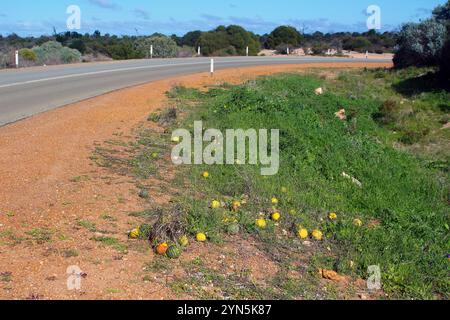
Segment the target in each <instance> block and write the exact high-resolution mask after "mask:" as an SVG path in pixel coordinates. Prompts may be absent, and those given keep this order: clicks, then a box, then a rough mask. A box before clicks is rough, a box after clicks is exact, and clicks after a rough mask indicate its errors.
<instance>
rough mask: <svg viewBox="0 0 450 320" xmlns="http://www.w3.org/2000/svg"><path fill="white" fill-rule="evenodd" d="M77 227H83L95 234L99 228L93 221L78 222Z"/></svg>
mask: <svg viewBox="0 0 450 320" xmlns="http://www.w3.org/2000/svg"><path fill="white" fill-rule="evenodd" d="M77 225H78V226H79V227H83V228H85V229H87V230H89V231H91V232H95V231H97V226H96V225H95V223H94V222H91V221H87V220H78V221H77Z"/></svg>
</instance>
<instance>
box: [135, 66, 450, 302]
mask: <svg viewBox="0 0 450 320" xmlns="http://www.w3.org/2000/svg"><path fill="white" fill-rule="evenodd" d="M421 72H424V70H408V71H402V72H390V71H385V70H376V71H343V72H326V73H323V72H320V71H316V72H314V73H313V74H309V75H294V74H292V75H290V74H286V75H279V76H273V77H267V78H261V79H258V80H257V81H250V82H248V83H247V84H245V85H241V86H233V87H232V86H227V85H224V86H222V87H216V88H212V89H210V90H209V92H207V93H200V92H199V91H196V90H192V89H187V88H174V89H173V90H172V91H171V92H170V93H169V97H170V98H171V100H172V102H173V103H174V104H176V105H177V108H178V110H179V111H182V113H184V114H185V116H184V117H182V119H178V120H177V121H175V122H173V123H172V124H171V125H170V127H171V128H179V127H186V128H188V127H189V126H192V123H193V121H194V120H200V119H202V120H203V121H204V126H205V127H206V128H218V129H222V130H223V131H224V130H225V129H228V128H242V129H248V128H255V129H259V128H267V129H271V128H278V129H280V131H281V139H280V140H281V141H280V153H281V154H280V159H281V166H280V171H279V174H278V175H276V176H273V177H263V176H261V174H260V168H259V167H257V166H251V165H234V166H233V165H232V166H192V167H187V168H186V167H184V168H181V169H178V170H180V173H179V175H178V176H179V179H177V180H176V181H177V182H178V183H179V186H180V188H182V189H183V192H182V193H181V194H180V196H179V197H177V199H176V201H177V202H178V203H180V204H181V206H182V208H183V209H184V211H185V212H186V215H185V216H184V218H185V220H183V221H185V222H184V223H185V227H186V229H187V232H188V233H190V234H191V235H193V236H194V235H195V234H196V233H197V232H205V233H207V235H208V238H209V241H212V242H215V243H219V244H220V243H221V242H222V241H223V240H224V239H226V238H227V237H228V235H227V232H226V230H227V225H228V224H229V223H232V222H230V221H233V220H234V219H236V221H237V222H238V223H239V225H240V226H241V236H242V237H247V236H248V235H252V236H254V237H255V238H256V239H258V240H259V241H260V243H261V248H263V250H265V251H266V252H267V253H268V255H270V256H271V257H272V258H273V259H274V261H276V262H277V264H278V265H279V267H280V271H279V272H278V274H277V275H275V276H274V277H272V278H271V279H270V280H269V281H268V283H269V289H267V288H266V289H264V290H259V291H258V292H257V293H256V291H255V292H253V293H252V294H248V296H244V297H256V298H261V297H263V298H271V297H278V298H280V297H281V298H283V297H284V298H295V297H306V298H308V297H309V298H314V297H317V295H314V294H312V293H311V292H313V291H314V289H313V287H314V284H313V282H311V283H309V284H308V283H306V282H307V281H309V280H307V279H313V278H314V277H317V269H318V268H325V269H332V270H335V271H337V272H339V273H340V274H345V275H350V276H354V277H361V278H366V277H367V268H368V266H370V265H379V266H380V267H381V272H382V283H383V290H384V292H385V293H387V294H388V296H389V297H390V298H448V292H450V290H449V289H450V288H449V281H448V264H449V261H448V259H447V257H446V254H447V253H448V251H449V238H448V235H449V210H448V209H449V207H448V192H449V179H448V178H449V176H448V165H449V153H450V150H449V147H448V141H449V130H450V129H442V127H443V126H444V125H445V124H446V123H448V121H449V107H450V106H449V101H450V93H449V92H448V91H445V90H442V89H432V88H431V86H430V82H429V80H427V76H425V77H423V76H422V78H420V77H419V78H415V77H417V76H419V75H420V73H421ZM411 79H415V80H411ZM318 87H322V88H324V94H323V95H316V94H315V93H314V90H315V89H316V88H318ZM419 88H421V89H419ZM192 102H195V107H192V105H193V104H192ZM340 109H345V110H346V119H345V120H340V119H338V118H337V117H336V115H335V113H336V112H337V111H339V110H340ZM157 119H158V117H155V116H154V115H153V116H152V117H150V120H157ZM169 131H170V130H168V132H169ZM168 139H170V138H169V137H168V136H167V137H166V141H167V140H168ZM144 143H145V142H144ZM166 152H169V150H166ZM147 160H149V159H147ZM149 161H150V162H151V159H150V160H149ZM141 167H142V166H141ZM204 171H208V172H209V174H210V176H209V178H207V179H205V178H203V177H202V172H204ZM344 172H345V173H346V174H347V175H348V176H350V177H353V178H355V179H357V180H358V181H359V182H360V183H361V186H358V185H357V184H355V183H354V182H352V180H351V179H348V178H345V177H343V175H342V174H343V173H344ZM186 175H187V177H188V179H187V180H186V179H183V178H181V177H186ZM186 183H187V184H188V188H186V187H185V184H186ZM273 197H276V198H277V199H279V204H278V205H276V206H275V207H276V210H277V211H279V212H280V213H281V219H280V221H279V222H278V223H274V222H273V221H271V220H270V213H271V211H272V210H274V208H273V207H274V206H273V205H272V203H271V199H272V198H273ZM212 200H220V201H225V202H227V201H228V202H230V201H232V200H244V202H245V204H244V205H243V206H242V207H241V208H240V210H238V212H237V213H233V212H232V211H230V210H228V209H215V210H214V209H211V208H210V204H211V201H212ZM148 212H151V211H148ZM331 212H335V213H336V214H337V218H336V219H335V220H331V219H329V213H331ZM260 213H263V214H264V218H265V219H266V220H267V223H268V226H267V228H266V229H264V230H261V229H259V228H258V227H256V225H255V219H257V218H258V217H259V214H260ZM355 219H358V220H359V221H361V222H362V225H360V226H358V225H356V224H355ZM299 226H301V227H303V228H306V229H308V230H309V231H310V232H311V231H312V230H313V229H319V230H321V231H322V232H323V234H324V239H323V241H320V242H318V241H314V240H312V242H313V245H312V246H304V245H303V243H302V241H299V239H298V237H297V229H298V228H299ZM236 245H237V246H239V243H236ZM299 256H303V257H304V259H307V266H308V267H307V268H306V273H307V274H308V275H310V277H309V278H308V277H305V278H303V280H298V281H293V280H292V279H289V278H288V277H287V276H286V274H287V273H288V272H289V271H290V270H295V268H297V267H296V266H295V265H294V264H293V262H294V261H293V259H294V258H293V257H299ZM304 271H305V270H304ZM214 279H216V280H217V278H214ZM222 280H224V279H222ZM305 281H306V282H305ZM228 282H229V281H228ZM177 288H178V289H179V288H180V286H178V287H177ZM181 288H184V287H183V286H181ZM325 296H326V297H330V295H325ZM240 297H242V296H240Z"/></svg>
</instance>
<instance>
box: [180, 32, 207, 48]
mask: <svg viewBox="0 0 450 320" xmlns="http://www.w3.org/2000/svg"><path fill="white" fill-rule="evenodd" d="M201 35H202V32H201V31H199V30H196V31H191V32H188V33H186V34H185V35H184V36H183V37H182V38H181V44H182V45H183V46H189V47H197V45H198V40H199V39H200V37H201Z"/></svg>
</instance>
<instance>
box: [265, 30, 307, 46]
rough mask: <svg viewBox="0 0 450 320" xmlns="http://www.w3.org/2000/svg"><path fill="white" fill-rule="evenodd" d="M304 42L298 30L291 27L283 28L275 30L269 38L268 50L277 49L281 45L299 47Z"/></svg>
mask: <svg viewBox="0 0 450 320" xmlns="http://www.w3.org/2000/svg"><path fill="white" fill-rule="evenodd" d="M301 41H302V35H301V34H300V32H298V30H297V29H295V28H294V27H290V26H281V27H278V28H276V29H275V30H273V31H272V32H271V33H270V34H269V37H268V38H267V42H266V48H268V49H275V48H276V47H278V46H279V45H283V44H284V45H292V46H294V47H298V46H299V45H300V43H301Z"/></svg>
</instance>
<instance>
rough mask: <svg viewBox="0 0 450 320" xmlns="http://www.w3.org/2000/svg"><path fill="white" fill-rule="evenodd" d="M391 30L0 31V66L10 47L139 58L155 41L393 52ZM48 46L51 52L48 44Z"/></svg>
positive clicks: (40, 59) (39, 54)
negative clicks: (24, 34)
mask: <svg viewBox="0 0 450 320" xmlns="http://www.w3.org/2000/svg"><path fill="white" fill-rule="evenodd" d="M395 39H396V33H394V32H385V33H382V34H381V33H377V32H375V31H369V32H364V33H351V32H340V33H328V34H324V33H321V32H314V33H307V32H306V31H305V30H302V31H299V30H297V29H296V28H294V27H291V26H280V27H277V28H275V29H274V30H273V31H272V32H270V33H268V34H264V35H257V34H254V33H252V32H250V31H247V30H245V29H244V28H242V27H240V26H237V25H230V26H218V27H217V28H215V29H213V30H210V31H206V32H205V31H190V32H188V33H186V34H185V35H184V36H177V35H171V36H167V35H164V34H160V33H154V34H152V35H148V36H122V37H119V36H115V35H110V34H102V33H101V32H100V31H95V32H93V33H92V34H80V33H77V32H64V33H58V34H56V33H55V34H54V35H51V36H41V37H36V38H35V37H20V36H19V35H17V34H10V35H7V36H2V35H0V67H1V68H5V67H14V63H15V62H14V51H15V50H20V56H21V66H23V67H27V66H33V65H43V64H47V65H50V64H62V63H72V62H78V61H84V62H90V61H102V60H112V59H113V60H126V59H143V58H148V57H149V56H150V45H152V44H153V46H154V55H153V56H154V57H155V58H173V57H193V56H196V55H197V48H198V47H199V46H200V47H201V48H202V50H201V55H202V56H237V55H241V56H242V55H245V54H246V48H247V46H248V47H249V55H251V56H256V55H258V54H259V53H260V51H261V49H269V50H276V52H277V53H279V54H286V53H287V48H290V49H291V52H292V50H294V49H297V48H299V49H303V51H304V52H306V53H309V54H312V55H323V54H325V53H327V51H328V50H329V49H331V50H333V51H334V52H337V53H338V54H341V52H342V50H351V51H358V52H366V51H369V52H374V53H384V52H393V49H394V45H395ZM49 48H51V49H52V51H51V52H50V51H49V50H48V49H49Z"/></svg>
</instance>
